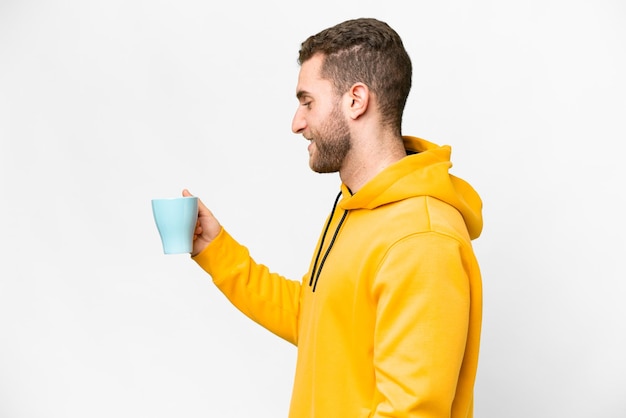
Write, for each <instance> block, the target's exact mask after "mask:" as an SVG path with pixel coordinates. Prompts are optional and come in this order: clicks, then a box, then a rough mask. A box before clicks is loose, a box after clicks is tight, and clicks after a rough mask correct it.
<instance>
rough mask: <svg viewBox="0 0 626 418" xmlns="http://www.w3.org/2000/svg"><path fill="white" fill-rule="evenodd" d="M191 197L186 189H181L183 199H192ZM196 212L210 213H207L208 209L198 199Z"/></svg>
mask: <svg viewBox="0 0 626 418" xmlns="http://www.w3.org/2000/svg"><path fill="white" fill-rule="evenodd" d="M192 196H193V195H192V194H191V192H190V191H189V190H188V189H183V197H192ZM198 212H199V213H211V211H209V208H207V207H206V206H205V205H204V203H202V200H200V199H198Z"/></svg>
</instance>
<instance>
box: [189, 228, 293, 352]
mask: <svg viewBox="0 0 626 418" xmlns="http://www.w3.org/2000/svg"><path fill="white" fill-rule="evenodd" d="M193 259H194V260H195V261H196V262H197V263H198V264H199V265H200V267H202V269H203V270H204V271H206V272H207V273H208V274H209V275H211V277H212V278H213V282H214V283H215V285H216V286H217V287H218V288H219V289H220V291H221V292H222V293H223V294H224V295H225V296H226V297H227V298H228V299H229V300H230V301H231V302H232V303H233V305H235V306H236V307H237V309H239V310H240V311H241V312H243V313H244V314H245V315H246V316H248V317H249V318H250V319H252V320H253V321H255V322H257V323H258V324H260V325H262V326H263V327H265V328H267V329H268V330H270V331H271V332H273V333H274V334H276V335H278V336H279V337H281V338H284V339H285V340H287V341H289V342H291V343H292V344H296V341H297V323H298V313H299V307H300V285H301V284H300V283H299V282H296V281H293V280H288V279H286V278H285V277H282V276H280V275H278V274H276V273H272V272H270V271H269V269H268V268H267V267H266V266H264V265H262V264H258V263H256V262H255V261H254V260H253V259H252V257H251V256H250V253H249V251H248V249H247V248H246V247H244V246H243V245H241V244H239V243H238V242H237V241H235V239H234V238H233V237H232V236H230V234H229V233H228V232H227V231H226V230H224V229H223V228H222V230H221V232H220V234H219V235H218V236H217V237H216V238H215V239H214V240H213V241H211V243H210V244H209V245H208V246H207V247H206V248H205V249H204V250H203V251H202V252H201V253H200V254H198V255H196V256H195V257H193Z"/></svg>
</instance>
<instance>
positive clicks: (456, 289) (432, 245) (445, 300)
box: [372, 232, 471, 418]
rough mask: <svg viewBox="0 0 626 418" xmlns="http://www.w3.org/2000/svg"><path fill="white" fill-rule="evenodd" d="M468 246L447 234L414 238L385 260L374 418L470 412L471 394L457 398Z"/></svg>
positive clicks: (378, 286)
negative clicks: (458, 410) (465, 247)
mask: <svg viewBox="0 0 626 418" xmlns="http://www.w3.org/2000/svg"><path fill="white" fill-rule="evenodd" d="M462 247H463V244H462V243H460V242H459V241H457V240H456V239H454V238H451V237H449V236H445V235H442V234H437V233H432V232H428V233H422V234H415V235H412V236H409V237H406V238H404V239H403V240H401V241H400V242H398V243H396V244H395V245H394V246H393V247H392V248H391V249H390V250H389V252H388V253H387V255H386V256H385V258H384V260H383V261H382V264H381V266H380V268H379V270H378V271H377V274H376V277H375V279H374V280H375V282H374V286H373V291H374V300H375V301H376V304H377V311H376V330H375V341H374V368H375V374H376V400H375V405H374V407H373V409H374V412H373V415H372V416H373V417H391V416H393V417H422V418H435V417H437V418H439V417H447V416H450V414H451V411H452V410H453V409H454V410H456V409H457V408H461V409H465V408H468V409H469V407H470V405H471V394H469V395H468V396H465V397H463V396H461V399H458V398H459V395H460V394H457V393H456V392H457V384H458V382H459V378H460V376H461V375H462V374H463V373H462V368H463V361H464V354H465V347H466V343H467V335H468V326H469V321H470V283H469V278H468V274H467V271H466V268H465V265H466V262H465V260H464V256H463V253H464V251H463V248H462ZM407 260H411V262H410V263H407V262H406V261H407ZM455 394H456V396H457V400H456V401H455ZM453 401H454V403H459V402H460V403H461V404H458V405H453ZM465 411H466V412H465V414H467V409H465ZM465 414H461V415H454V416H466V415H465Z"/></svg>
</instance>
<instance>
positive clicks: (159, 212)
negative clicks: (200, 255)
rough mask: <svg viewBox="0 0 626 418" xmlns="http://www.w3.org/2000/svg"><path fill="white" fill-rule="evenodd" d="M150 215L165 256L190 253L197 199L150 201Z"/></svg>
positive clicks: (179, 198) (181, 198)
mask: <svg viewBox="0 0 626 418" xmlns="http://www.w3.org/2000/svg"><path fill="white" fill-rule="evenodd" d="M152 215H153V216H154V222H155V223H156V226H157V229H158V231H159V235H160V237H161V244H162V246H163V252H164V253H165V254H185V253H191V251H192V249H193V234H194V231H195V229H196V222H197V220H198V198H197V197H195V196H185V197H175V198H168V199H152Z"/></svg>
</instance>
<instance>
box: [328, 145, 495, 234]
mask: <svg viewBox="0 0 626 418" xmlns="http://www.w3.org/2000/svg"><path fill="white" fill-rule="evenodd" d="M403 140H404V146H405V148H406V150H407V154H408V155H407V156H406V157H404V158H403V159H401V160H400V161H398V162H396V163H394V164H392V165H390V166H389V167H387V168H386V169H385V170H383V171H382V172H380V173H379V174H378V175H376V177H374V178H373V179H372V180H370V181H369V182H368V183H366V184H365V186H363V187H362V188H361V189H360V190H359V191H358V192H357V193H355V194H354V195H351V194H350V191H349V190H348V188H347V187H346V186H345V185H342V191H343V198H342V200H341V201H340V202H339V207H340V208H342V209H344V210H353V209H374V208H376V207H378V206H381V205H385V204H388V203H392V202H397V201H399V200H403V199H407V198H410V197H414V196H431V197H434V198H436V199H439V200H441V201H444V202H446V203H448V204H450V205H452V206H454V207H455V208H456V209H457V210H458V211H459V212H460V213H461V215H462V216H463V219H464V220H465V225H466V226H467V230H468V232H469V235H470V237H471V238H472V239H475V238H478V237H479V236H480V233H481V232H482V228H483V218H482V201H481V199H480V196H479V195H478V193H477V192H476V191H475V190H474V188H473V187H472V186H470V185H469V183H467V182H466V181H464V180H462V179H460V178H458V177H456V176H453V175H452V174H450V173H449V170H450V168H451V167H452V163H451V162H450V154H451V152H452V150H451V148H450V147H449V146H447V145H443V146H439V145H436V144H433V143H431V142H428V141H426V140H424V139H421V138H417V137H412V136H404V137H403Z"/></svg>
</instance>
